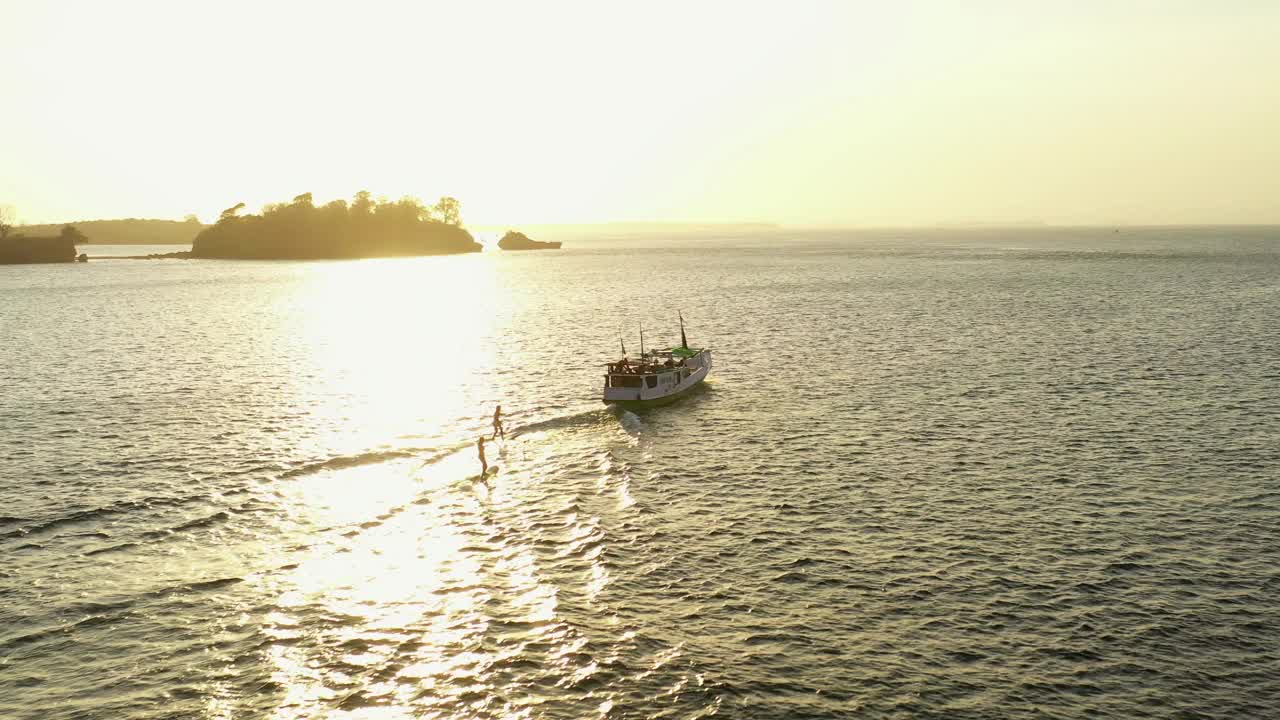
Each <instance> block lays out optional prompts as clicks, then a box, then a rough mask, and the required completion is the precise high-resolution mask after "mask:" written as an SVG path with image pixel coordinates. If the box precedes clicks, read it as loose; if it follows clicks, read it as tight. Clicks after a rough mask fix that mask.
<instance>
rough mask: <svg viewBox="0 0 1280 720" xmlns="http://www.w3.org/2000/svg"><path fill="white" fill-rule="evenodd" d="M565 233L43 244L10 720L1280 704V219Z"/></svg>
mask: <svg viewBox="0 0 1280 720" xmlns="http://www.w3.org/2000/svg"><path fill="white" fill-rule="evenodd" d="M562 239H565V240H566V249H565V250H562V251H560V252H556V253H551V252H548V253H527V254H508V253H498V252H493V253H483V254H480V255H474V256H464V257H441V258H415V259H391V260H371V261H356V262H235V261H181V260H151V261H146V260H120V259H117V260H102V261H94V262H90V263H88V264H84V265H54V266H26V267H16V266H9V267H0V557H2V558H3V562H2V563H0V717H3V718H7V719H20V718H32V719H35V718H40V719H41V720H54V719H69V718H113V719H128V720H143V719H152V718H207V719H210V720H213V719H218V720H221V719H231V718H235V719H240V718H369V719H383V718H437V717H438V718H446V717H448V718H454V717H456V718H698V717H711V716H718V717H726V718H801V717H813V718H829V717H858V718H926V717H929V718H1138V717H1153V718H1193V717H1195V718H1263V717H1276V716H1278V715H1280V600H1277V597H1278V596H1280V392H1278V391H1280V230H1277V229H1275V228H1165V229H1129V228H1126V229H1123V230H1122V231H1120V232H1112V231H1109V230H1108V231H1102V230H1087V229H1086V230H1048V229H1022V230H966V231H916V232H906V231H878V232H871V231H862V232H836V231H824V232H818V231H789V230H785V229H782V230H767V229H761V230H753V231H741V232H737V233H730V232H721V233H714V232H706V233H684V234H670V235H663V234H662V233H660V232H650V233H647V234H644V235H625V234H622V233H614V234H612V235H608V236H602V235H594V236H593V235H581V236H576V237H566V238H562ZM173 249H175V248H164V249H163V250H162V251H172V250H173ZM178 249H180V248H178ZM148 252H149V250H148ZM91 254H92V253H91ZM115 254H117V255H127V254H131V253H129V252H123V251H122V252H119V253H115ZM138 254H146V253H145V252H142V253H138ZM677 311H680V312H683V314H684V317H685V319H686V321H687V325H688V333H689V340H690V343H691V344H693V345H700V346H701V345H706V346H710V347H712V348H714V353H715V362H716V368H715V371H714V373H713V374H712V377H711V379H710V380H709V381H708V382H707V383H706V384H705V386H704V388H703V389H702V390H701V391H699V392H697V393H695V394H694V395H692V396H691V397H688V398H687V399H685V400H683V401H681V402H678V403H676V404H673V405H669V406H666V407H662V408H658V409H653V410H648V411H641V412H634V413H633V412H620V411H616V410H613V409H609V408H605V407H604V406H602V405H601V404H600V402H599V400H598V397H599V392H600V384H601V373H602V367H601V365H602V363H604V362H605V361H606V360H609V359H612V358H613V356H614V355H615V354H616V353H617V352H618V351H619V349H618V344H619V332H620V331H621V332H622V334H623V338H624V339H625V342H626V344H627V348H628V350H629V351H630V352H631V353H632V354H633V355H634V354H636V352H637V351H638V349H639V337H638V332H637V329H638V326H639V324H640V323H643V324H644V328H645V341H646V344H647V345H649V346H653V345H658V344H669V343H672V342H673V341H675V340H676V339H677V338H678V328H677V323H676V313H677ZM497 403H501V404H502V406H503V409H504V411H505V413H506V414H507V416H508V419H507V428H508V436H507V438H506V439H505V441H500V442H497V443H491V444H490V446H489V448H488V456H489V461H490V462H491V463H493V464H496V465H498V466H499V467H500V470H499V472H498V473H497V474H496V475H494V476H493V477H492V478H490V479H489V481H488V482H481V481H478V480H477V477H476V474H477V473H478V471H479V467H478V465H479V463H478V460H477V458H476V452H475V448H474V446H473V443H474V441H475V439H476V437H477V436H478V435H479V434H481V433H484V432H486V431H487V429H488V425H489V418H490V417H491V415H492V412H493V409H494V406H495V404H497Z"/></svg>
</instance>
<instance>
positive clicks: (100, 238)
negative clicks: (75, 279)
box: [13, 218, 209, 245]
mask: <svg viewBox="0 0 1280 720" xmlns="http://www.w3.org/2000/svg"><path fill="white" fill-rule="evenodd" d="M67 225H72V226H74V227H75V228H76V229H77V230H79V231H80V233H81V234H83V235H84V236H85V237H86V238H88V240H87V241H86V242H88V243H90V244H96V245H190V244H191V242H192V241H193V240H195V237H196V235H197V234H199V232H200V231H201V230H203V229H205V228H207V227H209V226H208V225H204V224H202V223H201V222H200V221H199V220H196V219H195V218H190V219H187V220H185V221H183V220H147V219H142V218H128V219H124V220H76V221H75V222H67V223H53V224H49V225H17V226H15V227H14V228H13V231H14V232H16V233H22V234H24V235H31V236H41V235H45V236H53V235H57V234H58V233H59V232H60V231H61V230H62V228H63V227H65V226H67Z"/></svg>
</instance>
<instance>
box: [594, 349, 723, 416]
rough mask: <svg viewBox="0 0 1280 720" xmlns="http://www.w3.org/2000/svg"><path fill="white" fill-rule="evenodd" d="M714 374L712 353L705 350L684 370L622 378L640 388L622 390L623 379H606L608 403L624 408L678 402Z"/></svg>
mask: <svg viewBox="0 0 1280 720" xmlns="http://www.w3.org/2000/svg"><path fill="white" fill-rule="evenodd" d="M710 372H711V351H710V350H702V351H700V352H699V353H698V354H697V355H695V356H693V357H691V358H689V359H687V360H685V364H684V365H683V366H680V365H676V366H675V367H672V368H670V369H662V370H660V371H658V372H656V373H653V374H648V375H634V376H630V377H629V378H628V377H623V378H621V379H622V380H623V381H626V382H628V383H630V382H635V383H636V386H624V387H618V386H616V385H615V383H616V382H618V380H617V378H619V376H616V375H614V376H606V378H605V387H604V402H606V403H617V404H620V405H637V404H638V405H647V404H658V403H662V402H666V401H668V400H671V399H674V398H675V397H677V396H679V395H682V394H684V393H685V392H687V391H688V390H691V389H692V388H693V387H694V386H696V385H697V384H698V383H700V382H702V381H703V380H705V379H706V377H707V375H708V374H709V373H710Z"/></svg>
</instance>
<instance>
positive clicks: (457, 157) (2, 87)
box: [0, 0, 1280, 225]
mask: <svg viewBox="0 0 1280 720" xmlns="http://www.w3.org/2000/svg"><path fill="white" fill-rule="evenodd" d="M362 188H367V189H369V190H372V191H373V192H374V194H375V195H388V196H393V197H398V196H401V195H406V194H408V195H416V196H419V197H422V198H424V199H427V200H434V199H435V198H437V197H439V196H440V195H442V194H452V195H455V196H457V197H458V198H460V199H461V200H462V204H463V216H464V219H465V220H466V221H467V222H468V223H470V224H490V223H493V224H507V223H509V224H519V223H533V222H592V221H602V220H645V219H653V220H658V219H668V220H771V221H777V222H782V223H790V224H848V225H885V224H892V225H896V224H932V223H938V222H967V221H1020V220H1040V221H1045V222H1051V223H1104V224H1108V223H1184V222H1189V223H1194V222H1280V2H1275V1H1258V2H1247V1H1244V0H1217V1H1214V0H1204V1H1203V2H1185V1H1181V0H1164V1H1158V0H1149V1H1148V0H1099V1H1096V2H1094V1H1089V0H1085V1H1082V2H1068V1H1066V0H1039V1H1036V0H1009V1H1007V2H997V1H985V0H976V1H972V0H971V1H970V2H954V1H952V0H943V1H939V2H890V1H888V0H877V1H875V2H856V1H854V0H847V1H845V2H804V1H803V0H796V1H793V2H785V3H784V2H776V3H765V2H759V3H752V2H745V1H742V0H739V1H737V2H691V1H689V0H684V1H682V2H646V3H616V2H601V1H599V0H596V1H593V2H581V3H576V2H575V3H562V2H552V1H549V0H543V1H541V2H509V3H483V2H448V3H426V2H404V3H392V2H376V1H373V0H361V2H320V1H313V2H297V3H293V2H290V3H285V2H269V1H267V0H251V1H246V2H241V1H239V0H220V1H219V2H205V3H195V2H176V1H173V0H167V1H165V2H133V1H127V0H113V1H112V2H103V1H99V0H95V1H92V2H58V1H50V2H37V1H35V0H0V204H6V203H7V204H11V205H13V206H15V207H16V208H17V211H18V214H19V216H20V217H21V218H22V219H23V220H25V221H28V222H53V221H63V220H70V219H83V218H96V217H125V216H136V217H170V218H180V217H182V216H183V215H184V214H186V213H189V212H195V213H198V214H199V215H200V217H201V218H202V219H203V220H205V221H212V220H213V219H214V218H215V217H216V215H217V213H218V211H219V210H221V209H222V208H224V207H227V206H230V205H233V204H235V203H237V202H240V201H244V202H246V203H248V204H249V206H250V207H251V208H257V207H260V206H261V205H262V204H263V203H266V202H270V201H276V200H287V199H289V198H291V197H293V196H294V195H296V194H298V193H301V192H306V191H310V192H312V193H314V195H315V197H316V199H317V201H324V200H328V199H331V198H334V197H338V196H350V195H351V194H352V193H353V192H355V191H356V190H359V189H362Z"/></svg>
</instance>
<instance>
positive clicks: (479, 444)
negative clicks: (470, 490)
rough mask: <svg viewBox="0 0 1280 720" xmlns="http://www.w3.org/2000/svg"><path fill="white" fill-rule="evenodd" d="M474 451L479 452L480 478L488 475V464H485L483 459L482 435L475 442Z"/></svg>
mask: <svg viewBox="0 0 1280 720" xmlns="http://www.w3.org/2000/svg"><path fill="white" fill-rule="evenodd" d="M476 450H478V451H479V452H480V475H481V476H484V475H487V474H489V463H488V462H486V461H485V459H484V436H483V435H481V436H480V439H479V440H477V441H476Z"/></svg>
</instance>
